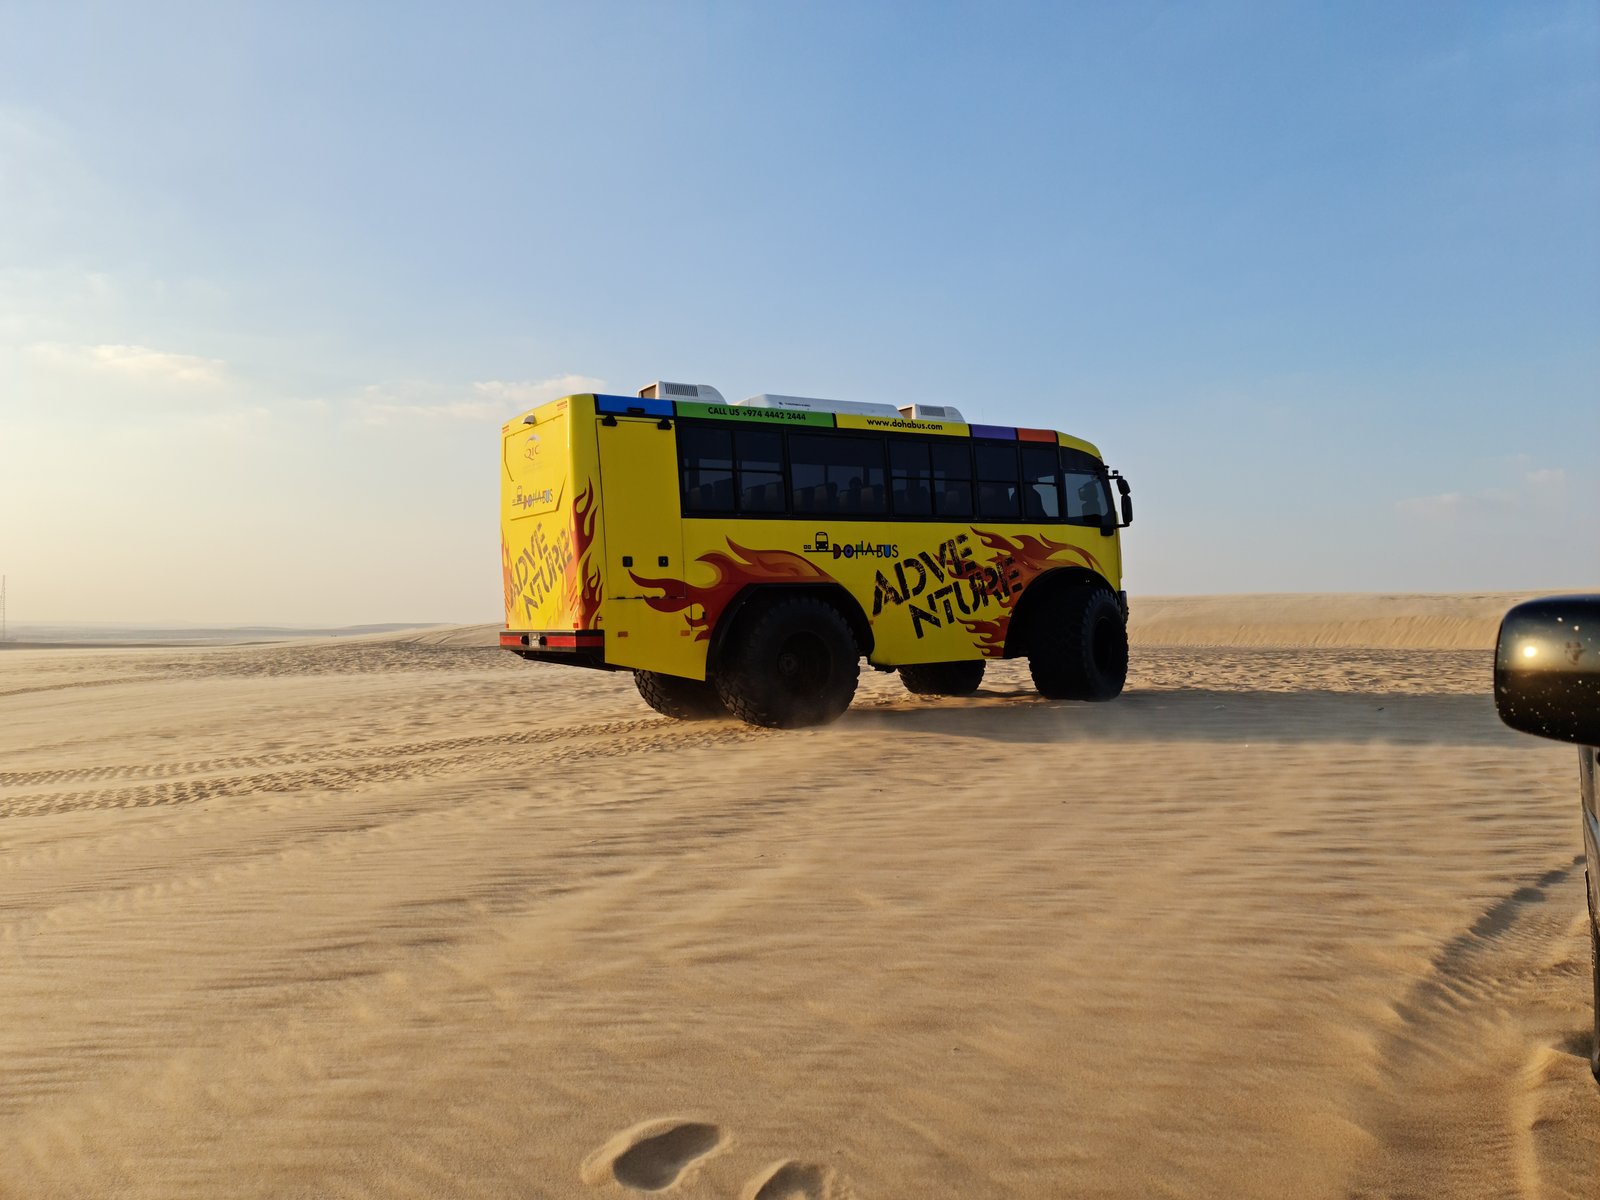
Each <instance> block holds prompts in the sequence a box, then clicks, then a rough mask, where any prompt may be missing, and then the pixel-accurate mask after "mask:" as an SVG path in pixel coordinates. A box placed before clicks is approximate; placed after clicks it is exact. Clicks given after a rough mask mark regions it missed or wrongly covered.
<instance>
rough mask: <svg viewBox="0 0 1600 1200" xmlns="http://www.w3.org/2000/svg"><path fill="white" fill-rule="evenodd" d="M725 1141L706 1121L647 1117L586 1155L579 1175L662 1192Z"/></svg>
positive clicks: (589, 1180)
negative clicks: (654, 1119)
mask: <svg viewBox="0 0 1600 1200" xmlns="http://www.w3.org/2000/svg"><path fill="white" fill-rule="evenodd" d="M724 1141H725V1139H724V1138H723V1136H722V1130H720V1129H718V1128H717V1127H716V1126H715V1125H711V1124H707V1123H706V1122H704V1121H676V1120H667V1121H646V1122H645V1123H644V1124H642V1125H635V1126H634V1127H633V1128H632V1129H625V1130H623V1131H622V1132H621V1133H619V1134H617V1136H616V1137H614V1138H612V1139H611V1140H610V1141H609V1142H607V1143H606V1144H605V1145H604V1146H601V1147H600V1149H598V1150H596V1151H595V1152H594V1153H593V1154H591V1155H590V1156H589V1157H588V1158H586V1159H584V1161H583V1167H582V1168H581V1170H580V1171H579V1175H580V1177H581V1178H582V1179H583V1181H584V1182H585V1183H588V1184H599V1183H604V1182H606V1180H608V1179H615V1180H616V1181H617V1182H618V1183H620V1184H622V1185H623V1186H624V1187H630V1188H633V1189H634V1190H635V1191H640V1192H661V1191H665V1190H666V1189H667V1188H669V1187H671V1186H672V1185H673V1184H675V1183H677V1182H678V1180H679V1178H680V1177H681V1176H682V1175H683V1173H684V1171H685V1170H686V1169H687V1168H688V1167H689V1166H690V1164H692V1163H695V1162H698V1161H699V1160H700V1159H702V1158H704V1157H705V1156H706V1155H708V1154H710V1153H711V1152H712V1151H713V1150H716V1149H718V1148H719V1147H721V1146H722V1145H723V1144H724ZM802 1194H803V1193H802ZM773 1195H774V1196H778V1195H782V1193H781V1192H778V1193H773Z"/></svg>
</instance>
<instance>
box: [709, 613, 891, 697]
mask: <svg viewBox="0 0 1600 1200" xmlns="http://www.w3.org/2000/svg"><path fill="white" fill-rule="evenodd" d="M860 658H861V651H860V650H859V649H858V648H857V647H856V639H855V635H854V634H853V633H851V632H850V625H849V623H848V622H846V621H845V619H844V616H843V615H842V614H841V613H840V612H839V610H838V609H837V608H835V607H834V606H833V605H831V604H829V603H828V602H827V601H825V600H820V599H817V598H816V597H814V596H797V597H795V598H794V599H792V600H773V601H770V602H768V603H766V604H764V605H762V606H761V607H760V608H758V609H756V610H754V611H753V612H749V613H746V614H744V615H743V617H742V618H741V619H740V623H739V626H738V627H737V628H736V629H734V630H733V631H732V636H731V637H730V638H729V640H728V648H727V649H726V650H725V651H724V653H723V656H722V661H721V662H720V663H719V664H718V665H717V669H716V671H715V672H714V674H715V678H716V684H717V695H718V696H720V697H721V699H722V702H723V704H725V705H727V707H728V711H729V712H731V713H732V714H733V715H734V716H736V717H738V718H739V719H740V720H742V721H748V722H749V723H750V724H752V725H764V726H767V727H768V728H772V729H797V728H800V727H801V726H805V725H826V724H828V723H829V722H830V721H836V720H838V719H839V717H840V716H841V715H842V714H843V713H844V710H845V709H847V708H849V707H850V701H851V700H853V699H854V698H855V694H856V680H857V679H858V678H859V677H860V674H861V664H860Z"/></svg>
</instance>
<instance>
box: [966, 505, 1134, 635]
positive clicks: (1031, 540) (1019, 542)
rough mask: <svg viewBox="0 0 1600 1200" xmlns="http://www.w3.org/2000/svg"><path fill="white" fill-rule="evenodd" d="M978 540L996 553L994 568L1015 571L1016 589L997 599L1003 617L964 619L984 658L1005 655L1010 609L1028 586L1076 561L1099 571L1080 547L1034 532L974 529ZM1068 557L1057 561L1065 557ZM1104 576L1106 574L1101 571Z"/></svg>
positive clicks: (1093, 557)
mask: <svg viewBox="0 0 1600 1200" xmlns="http://www.w3.org/2000/svg"><path fill="white" fill-rule="evenodd" d="M972 532H973V533H975V534H977V536H978V540H979V541H980V542H982V543H983V544H984V545H985V546H987V547H988V548H989V549H991V550H993V551H994V552H995V557H994V565H995V566H997V567H1001V568H1002V569H1009V570H1011V571H1013V572H1014V576H1013V577H1014V579H1015V586H1014V587H1013V588H1012V590H1011V591H1010V593H1009V594H1007V595H1003V596H1000V597H997V599H998V600H999V602H1000V608H1001V611H1000V615H999V616H997V617H995V618H993V619H992V620H986V621H969V620H965V619H963V620H962V622H961V623H962V624H963V625H965V626H966V628H967V632H968V633H970V634H972V635H973V636H974V637H975V638H977V641H978V649H979V650H981V651H982V652H983V656H984V657H985V658H1000V657H1002V656H1003V655H1004V654H1005V652H1006V633H1007V632H1008V631H1009V630H1010V628H1011V610H1012V609H1013V608H1015V607H1016V604H1017V598H1018V597H1019V596H1021V595H1022V593H1023V592H1024V591H1025V590H1026V589H1027V586H1028V585H1029V584H1030V583H1032V582H1033V581H1034V580H1035V579H1037V578H1038V577H1039V576H1040V575H1041V574H1043V573H1044V572H1045V571H1048V570H1049V569H1050V568H1051V567H1060V566H1066V565H1068V564H1069V563H1072V561H1073V560H1076V565H1078V566H1085V567H1089V568H1091V569H1092V570H1095V571H1099V570H1100V560H1099V559H1097V558H1095V556H1094V555H1093V554H1091V553H1089V551H1087V550H1085V549H1084V548H1083V547H1081V546H1074V545H1072V544H1070V543H1068V542H1058V541H1055V540H1054V539H1053V538H1047V537H1035V536H1034V535H1033V534H1031V533H1022V534H1018V535H1017V536H1016V537H1014V538H1010V537H1007V536H1006V535H1005V534H1003V533H995V532H994V531H992V530H986V529H978V528H976V527H975V528H974V529H973V530H972ZM1063 553H1064V554H1065V555H1067V556H1068V557H1067V558H1066V559H1065V560H1063V559H1061V558H1058V557H1057V556H1058V555H1062V554H1063ZM1102 573H1103V572H1102Z"/></svg>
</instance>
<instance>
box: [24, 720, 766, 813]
mask: <svg viewBox="0 0 1600 1200" xmlns="http://www.w3.org/2000/svg"><path fill="white" fill-rule="evenodd" d="M766 736H770V731H768V730H764V729H755V728H752V727H750V726H745V725H736V724H732V723H720V722H719V723H714V724H706V725H697V726H691V727H684V726H681V725H679V724H678V723H676V722H672V721H666V720H661V719H642V720H634V721H608V722H597V723H594V724H588V725H573V726H566V727H563V728H560V729H555V730H549V731H541V732H528V731H518V732H513V733H506V734H489V735H478V736H474V737H464V738H448V739H444V740H440V741H435V742H412V743H406V744H402V745H398V746H370V747H362V748H361V749H359V750H356V749H353V748H329V749H326V750H321V751H317V752H315V753H314V755H312V756H310V757H309V759H308V757H307V756H305V755H299V754H293V755H259V756H246V757H243V758H238V759H231V760H230V759H219V760H214V761H213V762H211V763H205V764H173V769H174V770H175V771H177V770H185V772H186V773H189V774H195V773H199V770H196V768H199V769H214V770H224V771H225V770H228V769H229V767H228V766H225V765H222V764H237V765H240V766H254V765H259V764H261V763H262V761H263V760H271V759H276V758H282V759H284V760H285V761H286V762H294V763H304V762H307V761H310V762H313V763H315V762H317V761H319V760H320V761H324V762H328V760H333V761H331V762H328V765H325V766H296V767H294V768H293V769H290V770H284V771H264V772H255V773H250V774H219V775H217V776H215V777H213V778H200V779H167V780H163V781H160V782H155V783H150V784H144V785H140V786H135V787H122V788H111V789H93V790H84V791H69V792H34V793H28V794H25V795H21V796H15V797H11V798H9V799H0V819H5V818H8V817H37V816H54V815H59V814H62V813H72V812H85V811H94V810H104V809H112V808H150V807H155V806H164V805H173V804H192V803H195V802H197V801H201V800H214V799H219V798H225V797H229V796H249V795H258V794H269V795H270V794H281V793H286V792H301V791H310V790H317V791H344V790H348V789H350V788H355V787H361V786H363V785H367V784H373V783H393V782H397V781H400V780H406V779H420V778H436V777H438V776H441V775H450V774H465V773H469V772H470V773H478V772H481V771H486V770H496V769H501V768H506V767H524V766H533V765H538V766H546V765H551V764H555V763H562V762H572V761H578V760H587V759H602V758H615V757H619V756H624V755H628V754H633V753H637V752H640V751H649V750H656V749H666V748H673V749H675V748H700V747H705V746H715V745H731V744H735V743H742V742H749V741H753V740H757V739H760V738H762V737H766ZM529 748H531V753H530V752H529ZM352 760H355V761H352ZM363 760H365V761H363ZM141 769H143V768H139V767H134V768H123V769H122V770H123V771H138V770H141ZM234 769H237V768H236V767H235V768H234ZM88 770H99V768H88ZM115 777H119V778H126V777H127V776H126V775H120V776H115Z"/></svg>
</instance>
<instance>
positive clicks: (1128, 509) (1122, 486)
mask: <svg viewBox="0 0 1600 1200" xmlns="http://www.w3.org/2000/svg"><path fill="white" fill-rule="evenodd" d="M1117 492H1118V494H1119V495H1120V496H1121V497H1122V523H1123V524H1124V525H1132V524H1133V489H1132V488H1131V487H1129V486H1128V481H1127V480H1126V479H1124V478H1123V477H1122V476H1121V475H1118V476H1117Z"/></svg>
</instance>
